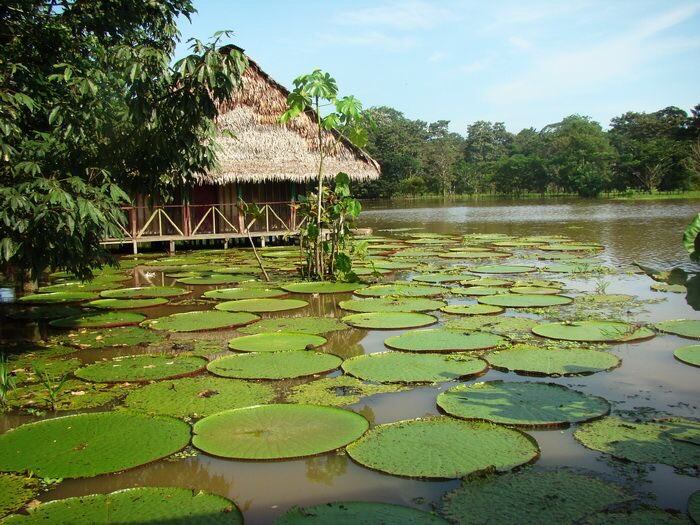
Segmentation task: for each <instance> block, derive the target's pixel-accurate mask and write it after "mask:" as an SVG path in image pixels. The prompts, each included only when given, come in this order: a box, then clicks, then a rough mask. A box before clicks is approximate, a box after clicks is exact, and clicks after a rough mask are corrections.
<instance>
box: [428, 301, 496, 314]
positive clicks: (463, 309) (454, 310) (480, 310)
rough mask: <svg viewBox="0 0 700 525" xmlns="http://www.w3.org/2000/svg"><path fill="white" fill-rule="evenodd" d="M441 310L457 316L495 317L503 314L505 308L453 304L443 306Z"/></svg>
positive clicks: (486, 305) (487, 305)
mask: <svg viewBox="0 0 700 525" xmlns="http://www.w3.org/2000/svg"><path fill="white" fill-rule="evenodd" d="M440 310H442V311H443V312H445V313H447V314H455V315H494V314H500V313H502V312H503V308H501V307H500V306H492V305H489V304H451V305H449V306H443V307H442V308H440Z"/></svg>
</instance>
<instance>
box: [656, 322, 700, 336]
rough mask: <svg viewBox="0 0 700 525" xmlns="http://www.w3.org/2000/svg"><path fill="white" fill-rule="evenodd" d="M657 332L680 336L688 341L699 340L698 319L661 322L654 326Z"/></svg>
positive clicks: (699, 327) (699, 323)
mask: <svg viewBox="0 0 700 525" xmlns="http://www.w3.org/2000/svg"><path fill="white" fill-rule="evenodd" d="M654 326H655V327H656V329H657V330H661V331H662V332H666V333H668V334H674V335H680V336H681V337H687V338H688V339H700V320H699V319H693V320H691V319H675V320H673V321H662V322H660V323H656V325H654Z"/></svg>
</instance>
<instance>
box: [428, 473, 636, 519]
mask: <svg viewBox="0 0 700 525" xmlns="http://www.w3.org/2000/svg"><path fill="white" fill-rule="evenodd" d="M632 499H633V496H632V495H631V494H628V493H627V492H626V491H625V490H624V489H623V488H622V487H619V486H617V485H615V484H613V483H610V482H608V481H603V480H602V479H599V478H597V477H595V475H593V474H592V473H591V474H588V473H586V474H584V473H579V472H572V471H569V470H565V469H558V470H547V471H543V472H536V471H533V470H527V471H524V472H516V473H507V474H503V475H500V476H496V475H490V476H484V477H480V478H474V479H469V480H466V481H464V482H463V483H462V484H461V485H460V486H459V487H457V488H456V489H455V490H453V491H452V492H448V493H447V494H446V495H445V496H444V497H443V500H442V505H441V512H442V514H443V515H444V516H445V517H447V518H448V519H450V520H452V522H454V523H460V524H465V525H476V524H483V523H488V524H489V525H512V524H514V523H518V524H519V525H540V524H543V523H550V524H553V523H579V520H580V519H582V518H584V517H586V516H588V515H590V514H596V513H598V512H600V511H602V510H604V509H605V508H607V507H609V506H611V505H615V504H619V503H624V502H626V501H629V500H632Z"/></svg>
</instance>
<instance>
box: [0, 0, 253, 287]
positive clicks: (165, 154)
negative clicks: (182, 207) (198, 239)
mask: <svg viewBox="0 0 700 525" xmlns="http://www.w3.org/2000/svg"><path fill="white" fill-rule="evenodd" d="M193 12H194V9H193V6H192V2H191V0H149V1H148V2H143V1H142V0H111V1H109V2H95V1H90V0H7V1H5V2H4V3H3V4H2V6H0V20H2V24H0V27H1V29H0V56H1V57H2V60H0V101H1V102H2V105H1V106H0V152H1V154H2V163H1V164H0V266H1V267H2V270H3V271H4V272H5V273H10V274H13V275H15V276H18V277H19V278H24V277H25V276H26V274H27V273H28V274H29V275H31V276H32V277H33V278H36V277H38V276H39V275H40V274H41V273H42V272H43V271H44V270H45V269H47V268H64V269H66V270H68V271H69V272H71V273H74V274H76V275H77V276H79V277H81V278H88V277H90V276H91V272H92V269H93V268H96V267H100V266H102V265H104V264H108V263H112V262H113V259H112V258H111V256H110V255H109V253H108V252H107V250H106V249H105V248H104V247H103V246H102V245H101V244H100V241H101V240H102V239H103V238H105V237H106V236H118V235H119V234H120V225H121V224H123V221H124V217H123V214H122V212H121V210H120V206H122V205H124V204H128V203H129V197H128V196H127V191H128V190H130V189H133V188H136V187H138V188H139V190H140V191H142V192H148V191H152V192H154V193H155V192H157V193H158V194H159V195H163V196H164V198H168V196H169V195H171V194H172V192H173V190H174V189H175V188H176V187H178V186H187V185H189V184H190V183H191V182H192V181H193V180H194V179H195V177H196V176H197V175H200V174H203V173H206V172H207V171H208V170H209V169H211V168H213V167H214V166H215V165H216V151H215V145H214V142H213V140H212V139H213V137H214V134H215V133H216V127H215V124H214V120H213V119H214V118H215V117H216V115H217V109H216V108H217V104H218V102H220V101H223V100H225V99H227V98H228V97H230V96H231V94H232V93H233V92H234V90H235V89H236V88H237V87H238V84H239V81H240V76H241V74H242V72H243V70H244V69H245V67H246V60H245V57H244V56H243V55H242V53H240V52H239V51H238V50H237V49H235V48H233V47H228V48H224V49H221V48H219V42H220V39H221V38H224V37H227V36H228V33H226V32H224V33H218V34H216V35H215V38H214V39H213V41H211V42H209V43H206V44H205V43H202V42H200V41H197V40H192V41H191V51H192V54H190V55H189V56H187V57H186V58H184V59H183V60H181V61H179V62H178V63H176V64H174V65H171V62H172V57H173V53H174V50H175V45H176V43H177V41H178V31H177V27H176V22H177V19H178V17H180V16H183V17H185V18H188V17H189V16H190V15H191V14H192V13H193Z"/></svg>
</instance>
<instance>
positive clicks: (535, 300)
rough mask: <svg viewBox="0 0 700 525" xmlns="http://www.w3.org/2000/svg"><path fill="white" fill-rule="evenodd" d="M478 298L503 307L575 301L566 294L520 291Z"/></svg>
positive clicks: (542, 305)
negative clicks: (520, 292) (519, 292)
mask: <svg viewBox="0 0 700 525" xmlns="http://www.w3.org/2000/svg"><path fill="white" fill-rule="evenodd" d="M477 300H478V301H479V303H481V304H490V305H492V306H501V307H503V308H542V307H546V306H561V305H563V304H570V303H571V302H573V299H572V298H571V297H566V296H564V295H537V294H532V295H526V294H518V293H504V294H500V295H491V296H488V297H480V298H479V299H477Z"/></svg>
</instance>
